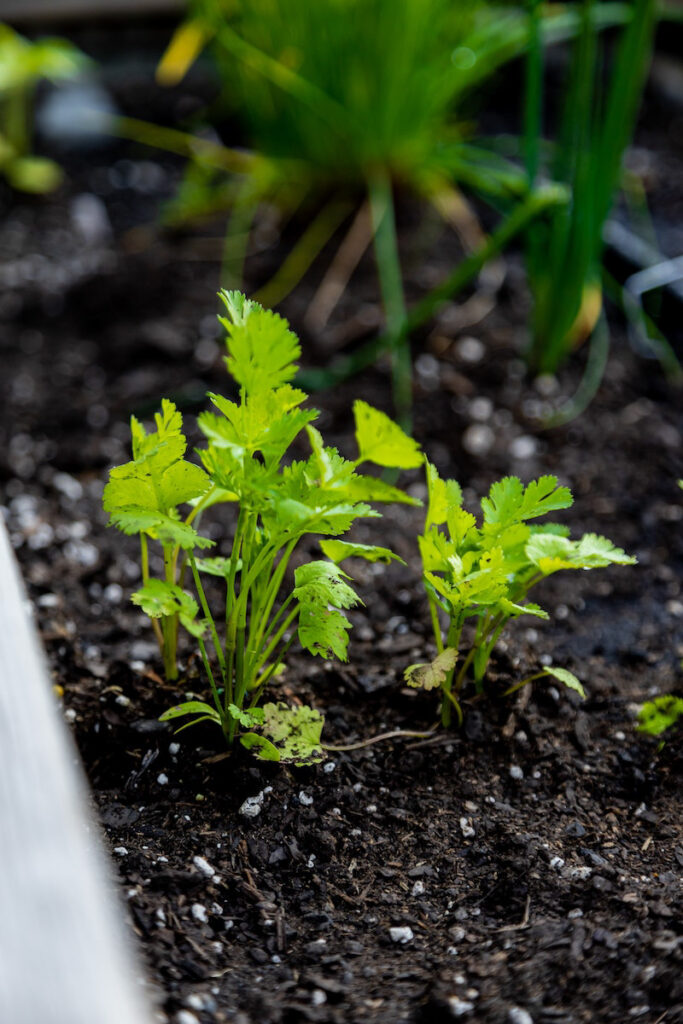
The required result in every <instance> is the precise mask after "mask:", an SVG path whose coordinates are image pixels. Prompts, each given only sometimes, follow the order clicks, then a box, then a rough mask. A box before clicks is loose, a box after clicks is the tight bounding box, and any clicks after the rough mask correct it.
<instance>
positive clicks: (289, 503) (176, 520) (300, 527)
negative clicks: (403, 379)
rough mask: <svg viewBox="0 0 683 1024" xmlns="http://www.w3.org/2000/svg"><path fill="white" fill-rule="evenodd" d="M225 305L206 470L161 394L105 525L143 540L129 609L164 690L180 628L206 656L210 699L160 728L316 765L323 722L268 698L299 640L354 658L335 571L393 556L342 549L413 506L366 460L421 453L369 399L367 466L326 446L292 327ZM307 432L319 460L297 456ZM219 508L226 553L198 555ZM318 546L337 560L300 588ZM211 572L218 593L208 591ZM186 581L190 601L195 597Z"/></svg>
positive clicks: (406, 463) (112, 481)
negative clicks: (221, 381) (357, 525)
mask: <svg viewBox="0 0 683 1024" xmlns="http://www.w3.org/2000/svg"><path fill="white" fill-rule="evenodd" d="M221 299H222V301H223V304H224V306H225V310H226V313H227V315H226V316H222V317H220V318H219V319H220V321H221V323H222V324H223V326H224V327H225V329H226V332H227V339H226V344H227V356H226V359H225V363H226V367H227V369H228V372H229V374H230V375H231V376H232V378H233V380H234V381H235V383H236V385H237V386H238V387H237V390H238V400H237V401H235V400H234V399H231V398H226V397H224V396H222V395H217V394H213V393H211V394H209V396H208V397H209V399H210V401H211V403H212V405H213V411H211V412H209V411H206V412H203V413H202V414H201V415H200V416H199V420H198V423H199V427H200V429H201V431H202V432H203V434H204V436H205V438H206V447H204V448H202V449H200V450H198V455H199V458H200V460H201V462H202V467H203V468H202V467H200V466H198V465H195V464H194V463H192V462H190V461H189V460H187V459H186V458H185V455H186V452H187V440H186V438H185V434H184V432H183V422H182V416H181V414H180V412H179V411H178V410H177V409H176V407H175V405H174V404H173V403H172V402H170V401H168V400H166V399H164V400H163V402H162V405H161V410H160V412H159V413H157V415H156V418H155V426H156V429H155V430H154V431H151V432H148V431H147V430H146V429H145V427H144V426H143V425H142V424H141V423H139V422H138V420H136V419H135V417H133V418H132V420H131V434H132V447H133V458H132V460H131V461H130V462H127V463H126V464H125V465H123V466H116V467H114V468H113V469H112V470H111V471H110V474H109V482H108V483H107V485H106V487H105V490H104V496H103V505H104V508H105V510H106V511H108V512H109V514H110V525H112V526H116V527H117V528H118V529H119V530H121V531H122V532H123V533H125V534H132V535H134V534H137V535H139V537H140V550H141V568H142V586H141V587H140V588H139V589H138V590H137V591H136V593H135V594H134V595H133V601H134V603H135V604H137V605H139V606H140V607H141V608H142V610H143V611H144V612H146V613H147V615H149V616H150V618H151V619H152V624H153V627H154V629H155V633H156V636H157V640H158V642H159V647H160V651H161V654H162V657H163V661H164V670H165V673H166V677H167V679H169V680H174V679H176V678H178V667H177V643H178V628H179V626H182V627H183V628H184V629H185V630H186V631H187V632H188V633H189V634H190V635H191V636H192V637H193V638H194V639H195V640H196V642H197V644H198V646H199V651H200V654H201V658H202V663H203V666H204V670H205V673H206V678H207V681H208V685H209V688H210V691H211V697H212V700H213V704H208V703H205V702H203V701H199V702H197V701H195V700H190V701H185V702H184V703H181V704H178V705H176V706H175V707H174V708H172V709H171V710H170V711H168V712H165V714H164V716H163V720H164V721H169V720H175V719H176V718H179V717H182V716H184V715H186V716H191V722H190V723H189V724H192V722H194V721H207V720H208V721H212V722H216V723H217V724H218V725H220V727H221V729H222V731H223V733H224V735H225V738H226V740H227V742H228V744H232V743H233V742H234V740H235V738H236V737H237V736H238V735H239V734H240V732H242V731H243V730H245V729H246V730H250V731H248V732H247V733H246V735H242V736H241V739H242V742H243V743H244V744H245V745H246V746H248V747H250V748H252V749H254V751H255V752H256V753H257V754H258V756H260V757H262V758H266V759H269V760H286V761H289V762H292V763H295V764H303V763H310V762H311V761H313V760H319V759H320V757H321V756H322V748H321V747H320V742H319V741H320V729H321V728H322V718H321V717H320V716H319V715H318V713H317V712H313V711H311V709H309V708H301V707H296V708H287V707H286V705H283V704H277V705H275V704H269V705H266V706H265V708H264V709H262V710H261V709H260V707H259V706H260V704H261V698H262V694H263V692H264V690H265V688H266V687H267V685H268V684H269V683H270V682H271V681H272V680H274V679H275V678H276V677H277V676H278V675H279V674H280V672H281V671H282V665H283V659H284V657H285V655H286V653H287V651H288V650H289V648H290V647H291V645H292V644H293V643H294V641H295V640H296V639H297V638H298V640H299V643H300V644H301V646H302V647H303V648H304V649H305V650H308V651H309V652H311V653H312V654H314V655H320V656H321V657H323V658H338V659H339V660H341V661H345V660H346V657H347V647H348V632H349V630H350V628H351V622H350V620H349V619H348V617H347V616H346V615H345V614H344V610H346V609H349V608H353V607H354V606H356V605H358V604H362V602H361V601H360V599H359V598H358V597H357V595H356V593H355V592H354V590H353V589H352V587H351V585H350V577H349V576H348V575H347V574H346V573H345V572H344V571H343V570H342V569H340V568H339V566H338V564H337V563H338V562H340V561H342V559H345V558H348V557H360V558H365V559H366V560H369V561H383V562H389V561H391V560H392V559H394V558H396V557H397V556H395V555H394V554H393V553H392V552H391V551H389V550H388V549H387V548H381V547H374V546H372V545H365V544H353V543H347V542H345V541H342V540H338V539H336V538H339V537H341V536H343V535H344V534H346V533H347V531H348V530H349V529H350V528H351V526H352V525H353V523H354V522H355V521H356V520H357V519H359V518H365V519H373V518H378V517H379V515H380V513H379V512H377V511H376V510H375V509H374V508H372V506H371V505H370V502H387V501H392V502H393V501H399V502H403V503H407V504H419V502H416V500H415V499H414V498H411V497H410V496H408V495H407V494H405V493H404V492H403V491H401V490H400V488H398V487H396V486H394V485H393V484H389V483H387V482H385V481H383V480H380V479H378V478H376V477H374V476H371V475H363V474H362V473H359V472H358V469H359V467H360V466H361V465H362V464H363V463H366V462H371V463H373V464H374V465H375V466H379V467H382V468H388V469H392V470H395V469H397V468H412V467H415V466H418V465H419V464H420V462H421V459H422V455H421V453H420V450H419V447H418V445H417V443H416V442H415V441H413V440H412V438H410V437H408V435H407V434H405V433H404V432H403V430H402V429H401V428H400V427H399V426H397V425H396V424H395V423H394V422H393V421H392V420H391V419H389V417H388V416H386V415H385V414H384V413H382V412H380V411H379V410H377V409H373V408H372V407H371V406H369V405H367V404H366V403H365V402H360V401H359V402H356V403H355V405H354V417H355V427H356V429H355V434H356V439H357V442H358V457H357V458H356V459H355V461H350V460H348V459H345V458H343V457H342V456H341V455H340V454H339V452H338V451H337V450H336V449H335V448H330V447H326V446H325V443H324V441H323V438H322V436H321V435H320V433H319V432H318V430H316V429H315V427H314V426H313V425H312V424H313V421H314V420H315V419H316V417H317V415H318V414H317V412H316V410H315V409H308V408H303V403H304V402H305V401H306V399H307V395H306V394H305V393H304V392H303V391H301V390H299V389H297V388H294V387H292V385H291V383H290V382H291V381H292V380H293V378H294V377H295V375H296V373H297V370H298V365H297V360H298V358H299V355H300V346H299V342H298V339H297V337H296V335H295V334H293V333H292V331H291V330H290V329H289V325H288V323H287V321H286V320H284V319H283V318H282V317H280V316H278V315H277V314H275V313H272V312H271V311H269V310H266V309H263V308H262V307H261V306H259V305H258V303H256V302H253V301H251V300H249V299H246V298H245V297H244V296H243V295H241V294H240V293H239V292H226V291H223V292H221ZM300 435H303V436H304V437H305V438H307V440H308V444H309V446H310V455H309V456H308V457H307V458H303V459H294V460H291V459H290V458H289V456H288V453H289V449H290V448H291V446H292V444H293V443H294V442H295V441H296V440H297V438H299V436H300ZM183 506H184V507H185V508H183ZM216 506H222V507H223V508H226V509H227V510H228V511H229V512H230V511H233V510H234V511H233V514H232V515H230V520H231V523H232V530H231V531H228V530H226V533H227V534H228V536H230V535H231V543H230V544H229V545H228V546H229V551H226V552H224V553H214V554H211V555H200V552H203V551H206V549H208V548H211V547H213V546H214V542H213V541H211V540H209V539H208V538H207V537H205V536H204V535H203V534H202V533H201V532H200V521H201V518H202V514H203V513H204V512H205V511H206V510H207V509H208V508H210V507H216ZM187 510H189V511H187ZM235 519H236V522H235ZM311 536H314V537H320V538H335V539H334V540H329V539H328V540H324V539H323V540H321V542H320V543H321V546H322V549H323V554H326V555H327V556H328V560H322V559H314V560H313V561H309V562H307V563H305V564H303V565H299V566H298V567H297V569H296V570H295V572H294V580H293V586H292V583H291V579H290V578H289V576H288V568H289V564H290V560H291V558H292V555H293V553H294V551H295V549H296V548H297V546H298V544H299V542H300V541H302V540H303V539H304V538H310V537H311ZM150 541H151V542H154V543H156V544H158V545H160V547H161V553H162V555H163V566H164V573H163V578H155V577H154V576H153V575H152V574H151V570H150V557H149V550H148V545H149V542H150ZM326 545H327V547H326ZM203 577H205V578H206V577H209V578H210V580H211V581H212V583H214V584H215V585H214V587H213V588H212V590H211V592H210V593H209V594H207V592H206V590H205V587H204V584H203V582H202V578H203ZM190 582H191V583H192V584H193V590H194V593H190V592H189V591H188V590H187V589H186V586H187V585H188V584H190ZM216 588H217V589H220V590H221V591H222V593H223V600H222V605H221V614H220V616H216V615H214V613H213V612H212V610H211V607H210V603H209V597H211V600H212V603H213V601H214V593H213V589H216ZM219 629H220V632H222V637H221V635H220V632H219Z"/></svg>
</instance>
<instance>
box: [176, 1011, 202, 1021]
mask: <svg viewBox="0 0 683 1024" xmlns="http://www.w3.org/2000/svg"><path fill="white" fill-rule="evenodd" d="M173 1024H199V1020H198V1018H197V1017H195V1015H194V1014H193V1013H190V1011H189V1010H181V1011H180V1012H179V1013H176V1015H175V1017H174V1018H173Z"/></svg>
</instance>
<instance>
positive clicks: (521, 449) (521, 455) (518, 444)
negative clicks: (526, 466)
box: [510, 434, 538, 460]
mask: <svg viewBox="0 0 683 1024" xmlns="http://www.w3.org/2000/svg"><path fill="white" fill-rule="evenodd" d="M537 447H538V444H537V441H536V439H535V438H533V437H530V436H529V435H528V434H522V435H521V436H520V437H516V438H515V439H514V441H512V443H511V444H510V455H511V456H512V458H513V459H520V460H521V459H530V458H531V456H532V455H535V454H536V449H537Z"/></svg>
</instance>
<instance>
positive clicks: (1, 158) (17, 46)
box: [0, 24, 88, 193]
mask: <svg viewBox="0 0 683 1024" xmlns="http://www.w3.org/2000/svg"><path fill="white" fill-rule="evenodd" d="M87 63H88V59H87V57H86V56H85V54H83V53H81V52H80V50H78V49H77V48H76V47H75V46H72V45H71V43H69V42H67V41H66V40H65V39H40V40H37V41H36V42H30V41H29V40H28V39H25V38H24V37H23V36H21V35H19V34H18V33H17V32H15V31H14V30H13V29H11V28H10V27H9V25H3V24H0V174H2V175H4V177H5V178H6V179H7V181H8V182H9V184H10V185H11V186H12V187H13V188H16V189H19V190H20V191H23V192H38V193H40V192H50V191H52V189H54V188H56V187H57V185H58V184H59V182H60V181H61V178H62V172H61V170H60V168H59V166H58V165H57V164H56V163H55V162H54V160H50V159H48V158H47V157H40V156H34V155H33V154H32V153H31V149H32V137H31V136H32V124H33V109H32V108H33V97H34V93H35V89H36V86H37V85H38V83H39V82H40V81H42V80H44V79H48V80H49V81H51V82H59V81H65V80H68V79H73V78H76V77H77V76H78V75H79V74H80V73H81V72H82V71H83V69H84V68H85V67H86V65H87Z"/></svg>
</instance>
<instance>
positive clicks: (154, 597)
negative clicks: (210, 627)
mask: <svg viewBox="0 0 683 1024" xmlns="http://www.w3.org/2000/svg"><path fill="white" fill-rule="evenodd" d="M131 601H132V602H133V604H136V605H138V607H140V608H142V610H143V612H144V613H145V615H149V617H150V619H161V618H164V617H166V616H170V615H177V616H178V618H179V619H180V622H181V623H182V625H183V626H184V627H185V629H186V630H187V631H188V633H190V634H191V635H192V636H195V637H200V636H203V635H204V633H205V632H206V623H205V622H204V621H203V620H198V619H197V613H198V611H199V608H198V605H197V602H196V601H195V599H194V598H193V597H191V596H190V595H189V594H186V593H185V591H184V590H182V589H181V588H180V587H179V586H177V585H176V584H174V583H166V582H165V581H164V580H155V579H151V580H147V582H146V583H145V585H144V586H143V587H140V589H139V590H136V591H135V593H134V594H133V595H132V596H131Z"/></svg>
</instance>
